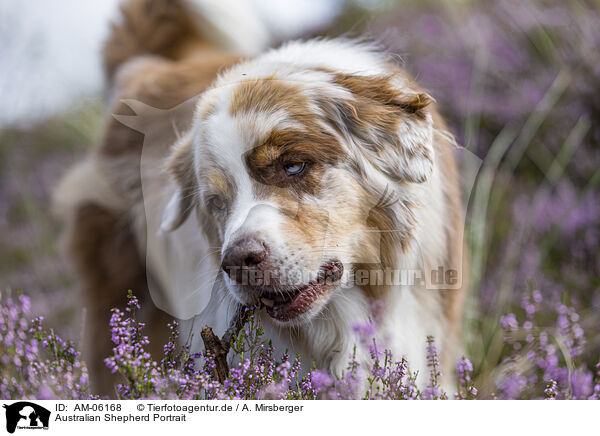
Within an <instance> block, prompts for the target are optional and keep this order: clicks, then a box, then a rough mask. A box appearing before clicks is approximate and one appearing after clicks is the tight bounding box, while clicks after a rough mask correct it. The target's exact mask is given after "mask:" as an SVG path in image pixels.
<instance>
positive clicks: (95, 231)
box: [54, 0, 466, 394]
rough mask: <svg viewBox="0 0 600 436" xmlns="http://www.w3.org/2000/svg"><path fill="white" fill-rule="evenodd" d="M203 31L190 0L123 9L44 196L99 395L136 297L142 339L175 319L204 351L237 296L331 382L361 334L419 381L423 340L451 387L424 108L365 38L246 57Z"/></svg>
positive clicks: (435, 117) (446, 200)
mask: <svg viewBox="0 0 600 436" xmlns="http://www.w3.org/2000/svg"><path fill="white" fill-rule="evenodd" d="M207 22H208V21H207V19H206V17H205V16H204V17H203V16H202V13H201V12H199V11H198V8H196V9H194V8H193V5H191V3H190V2H185V1H171V2H166V1H164V2H162V1H157V0H129V1H128V2H126V3H125V4H124V5H123V6H122V16H121V20H120V21H119V22H118V23H116V24H115V25H113V27H112V30H111V35H110V37H109V39H108V41H107V43H106V45H105V48H104V64H105V70H106V77H107V82H108V88H109V112H110V115H109V116H107V120H106V126H105V129H104V133H103V137H102V138H101V140H100V141H99V143H98V144H97V145H96V146H95V147H94V148H93V149H91V150H90V152H89V153H88V155H87V156H86V157H85V158H84V159H83V160H82V161H81V162H80V163H78V164H77V165H76V166H75V167H74V168H72V169H71V170H70V171H69V172H68V173H67V174H66V175H65V176H64V178H63V179H62V180H61V182H60V184H59V186H58V188H57V189H56V192H55V196H54V209H55V211H56V213H57V215H58V216H59V217H60V218H61V219H62V220H63V222H64V223H65V225H66V226H65V229H66V230H65V247H66V251H67V254H68V256H69V258H70V259H72V261H73V264H74V265H75V270H76V272H77V275H78V277H79V279H80V282H81V286H82V288H83V290H84V293H83V295H85V303H84V304H85V305H86V307H87V321H86V325H87V327H86V331H87V333H86V337H87V341H86V344H88V345H87V351H85V353H86V354H85V355H86V360H87V363H88V366H89V368H90V372H91V380H92V382H93V386H94V388H95V389H96V390H98V391H100V392H105V393H109V394H110V391H111V388H110V385H111V378H110V374H108V372H107V370H106V369H105V368H104V367H103V357H105V356H106V355H108V354H110V349H111V343H110V337H109V334H108V332H107V327H106V324H107V322H108V319H109V317H110V312H109V309H110V307H113V306H119V305H122V304H123V302H124V300H125V295H126V292H127V290H128V289H133V290H134V291H135V292H136V294H137V295H139V296H141V299H142V300H144V303H143V305H142V308H143V309H142V310H144V311H145V312H142V313H140V314H139V316H140V317H141V318H142V320H145V321H146V323H147V329H148V332H149V334H150V336H151V344H156V345H161V344H162V343H164V338H165V337H166V334H167V332H166V328H165V326H166V323H167V322H168V321H167V320H168V319H169V318H170V316H175V317H177V318H179V319H182V320H188V321H187V322H184V323H183V328H185V329H192V330H193V331H196V334H195V335H194V338H195V342H194V345H193V346H194V347H195V348H199V347H201V345H200V344H199V343H198V339H199V334H197V333H198V332H197V330H198V329H199V328H200V327H202V326H204V325H209V326H211V327H213V329H214V330H215V332H217V333H220V334H222V333H223V332H224V331H225V329H226V328H227V326H228V325H229V323H230V322H231V318H232V316H234V312H235V308H236V307H237V305H239V304H242V305H250V304H258V305H259V307H260V310H259V311H258V313H257V316H258V318H259V320H260V322H261V324H262V325H263V326H264V328H265V332H266V335H267V336H268V337H270V338H271V339H272V340H273V341H274V345H275V347H276V348H277V349H279V350H281V351H283V350H285V349H287V350H289V351H290V352H294V353H296V352H298V353H300V354H301V355H302V356H303V359H304V361H305V362H308V363H309V364H310V363H313V362H314V363H315V364H316V366H317V367H318V368H322V369H325V370H327V371H329V372H330V373H331V374H332V375H335V376H340V375H341V374H342V373H343V371H344V370H345V368H346V366H347V363H348V358H349V355H351V354H352V353H353V349H354V346H355V344H357V343H358V342H359V341H360V339H359V338H357V332H358V331H360V330H361V327H360V326H365V325H370V326H373V329H374V330H373V336H374V337H375V338H376V340H377V341H378V342H379V343H380V344H381V346H382V347H387V348H389V349H391V350H392V352H393V353H394V356H395V357H397V358H398V359H399V358H400V357H401V356H405V357H406V358H407V359H408V362H409V364H410V368H411V370H412V371H419V373H420V374H422V375H421V377H420V379H421V382H422V383H423V382H426V381H427V377H426V374H427V373H428V368H427V360H426V352H425V350H426V337H427V336H428V335H432V336H433V337H434V338H435V341H436V344H437V345H438V347H439V348H440V354H441V361H442V368H443V370H444V372H445V373H446V374H447V376H446V377H445V378H444V383H445V384H446V385H447V386H451V384H452V376H451V374H452V369H451V365H452V362H453V361H454V359H455V358H456V357H457V353H458V352H459V350H460V339H461V315H462V310H463V306H464V297H465V289H466V281H465V280H464V279H463V277H464V276H465V271H466V270H465V268H466V267H465V261H464V259H465V250H463V210H462V206H461V199H460V189H459V178H458V174H457V169H456V163H455V159H454V155H453V150H454V148H455V142H454V140H453V139H452V136H451V135H450V134H448V133H447V128H446V125H445V124H444V121H443V120H442V118H441V117H440V115H439V114H438V112H437V110H436V107H435V102H434V101H433V98H432V97H431V96H429V95H428V94H427V93H426V92H425V91H424V90H423V89H422V88H420V87H419V86H418V84H417V83H416V82H415V81H414V79H413V78H411V77H410V76H409V75H408V74H407V73H406V72H405V71H404V70H402V69H401V68H400V67H399V66H398V65H397V64H396V63H395V62H393V60H392V59H391V58H390V57H389V56H387V55H386V54H385V53H384V52H383V51H382V50H380V49H379V48H377V47H376V46H375V45H374V44H372V43H367V42H361V41H355V40H348V39H316V40H308V41H304V42H302V41H300V42H288V43H286V44H284V45H283V46H281V47H280V48H277V49H270V50H266V51H264V52H263V53H262V54H258V55H255V54H254V53H251V52H252V51H253V50H255V49H257V47H251V48H248V47H246V49H245V53H242V55H240V53H235V52H234V51H233V50H232V47H231V44H230V46H229V47H228V48H225V49H224V48H222V47H223V44H221V47H219V46H218V44H215V38H212V39H211V37H210V36H211V32H207V31H206V26H208V24H207ZM209 24H210V23H209ZM207 35H208V37H207ZM213 36H214V32H213ZM234 48H235V47H234ZM260 48H262V47H260ZM249 54H252V56H248V55H249ZM440 277H442V280H440ZM363 330H364V329H363ZM183 336H186V335H183ZM161 341H163V342H161ZM359 348H360V347H359ZM154 351H155V352H157V353H159V352H160V349H158V348H157V349H156V350H154ZM369 358H370V357H369V352H368V350H362V351H360V350H359V351H358V357H357V359H358V360H359V361H361V362H364V365H363V366H368V361H369ZM423 374H425V375H423Z"/></svg>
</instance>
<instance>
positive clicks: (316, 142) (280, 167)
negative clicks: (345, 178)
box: [245, 126, 345, 195]
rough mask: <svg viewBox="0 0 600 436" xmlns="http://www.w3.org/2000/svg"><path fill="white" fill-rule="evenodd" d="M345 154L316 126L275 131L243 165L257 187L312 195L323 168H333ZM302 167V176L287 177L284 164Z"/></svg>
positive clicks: (327, 134)
mask: <svg viewBox="0 0 600 436" xmlns="http://www.w3.org/2000/svg"><path fill="white" fill-rule="evenodd" d="M344 156H345V153H344V151H343V149H342V146H341V145H340V144H339V142H338V141H337V140H336V139H335V137H333V135H331V134H330V133H329V132H326V131H323V130H320V129H319V128H318V127H317V126H310V127H309V126H307V129H306V130H302V131H297V130H291V129H288V130H278V129H275V130H273V131H272V132H271V134H270V135H269V137H268V138H267V140H266V141H265V142H264V143H263V144H260V145H258V146H257V147H255V148H254V149H252V150H251V151H250V152H248V153H246V155H245V161H246V166H247V168H248V172H249V173H250V175H251V176H252V177H253V178H254V180H256V181H257V182H258V183H260V184H264V185H269V186H271V185H272V186H277V187H280V188H281V187H287V188H289V189H291V190H293V191H295V192H296V193H298V194H299V195H301V194H303V193H309V194H315V192H316V190H317V188H318V186H319V184H320V180H321V176H322V172H323V170H324V168H325V167H326V166H327V165H335V164H336V163H337V162H339V161H340V160H341V159H342V158H343V157H344ZM299 162H304V163H306V169H305V170H304V172H303V173H301V174H298V175H295V176H288V175H287V174H286V173H285V169H284V167H285V165H286V164H287V163H299Z"/></svg>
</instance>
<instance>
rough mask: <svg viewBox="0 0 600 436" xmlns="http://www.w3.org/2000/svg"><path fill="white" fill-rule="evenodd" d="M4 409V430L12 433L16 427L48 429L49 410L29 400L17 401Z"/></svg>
mask: <svg viewBox="0 0 600 436" xmlns="http://www.w3.org/2000/svg"><path fill="white" fill-rule="evenodd" d="M3 407H4V408H5V409H6V431H8V432H9V433H14V432H15V430H16V429H17V428H18V429H28V430H37V429H40V430H42V429H43V430H48V423H49V421H50V411H49V410H48V409H44V408H43V407H42V406H38V405H37V404H35V403H30V402H29V401H19V402H18V403H13V404H11V405H9V406H7V405H6V404H5V405H4V406H3Z"/></svg>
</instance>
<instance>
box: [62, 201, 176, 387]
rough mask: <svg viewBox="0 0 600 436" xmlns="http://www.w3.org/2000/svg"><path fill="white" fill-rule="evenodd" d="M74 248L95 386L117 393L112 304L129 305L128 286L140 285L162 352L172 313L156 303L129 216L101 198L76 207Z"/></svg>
mask: <svg viewBox="0 0 600 436" xmlns="http://www.w3.org/2000/svg"><path fill="white" fill-rule="evenodd" d="M68 251H69V254H70V256H71V258H72V259H73V260H74V263H75V268H76V270H77V272H78V274H79V276H80V277H81V286H82V287H83V290H84V291H85V297H86V299H85V305H86V308H87V316H86V335H85V339H86V344H85V346H84V351H85V356H86V357H85V360H86V363H87V365H88V368H89V370H90V373H91V375H92V378H91V383H92V389H93V391H94V392H96V393H98V394H101V395H114V390H113V389H114V388H113V384H114V382H115V381H116V379H115V377H114V376H113V375H112V374H110V372H109V370H108V368H106V366H105V365H104V358H105V357H108V356H109V355H110V354H112V347H113V346H114V344H113V343H112V341H111V338H110V331H109V330H108V322H109V320H110V309H111V308H113V307H123V306H125V304H126V302H127V298H126V296H127V290H128V289H132V290H134V292H135V294H136V296H138V298H139V299H140V300H141V301H142V304H143V307H144V310H143V312H142V313H140V314H139V317H138V320H139V321H142V322H146V321H151V322H150V323H149V324H148V328H147V330H145V334H148V335H149V337H150V338H151V341H150V345H151V347H152V348H151V350H150V351H151V352H152V354H153V355H154V356H155V358H158V356H160V355H161V344H164V343H166V342H165V341H166V339H167V338H168V331H167V329H166V323H167V322H168V321H170V318H169V317H168V316H167V315H166V314H165V313H164V312H162V311H160V310H158V309H156V308H155V307H154V305H153V304H152V300H151V298H150V295H149V292H148V285H147V282H146V270H145V267H144V264H143V262H142V261H141V258H140V255H139V253H138V249H137V244H136V241H135V239H134V236H133V234H132V232H131V229H130V226H129V223H128V221H127V218H126V217H124V216H123V217H121V216H120V215H119V214H115V213H114V212H112V211H109V210H107V209H105V208H103V207H101V206H98V205H95V204H91V203H88V204H82V205H80V206H79V208H78V209H77V211H76V215H75V217H74V221H73V223H72V228H71V232H70V238H69V241H68Z"/></svg>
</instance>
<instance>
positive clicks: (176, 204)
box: [161, 132, 196, 231]
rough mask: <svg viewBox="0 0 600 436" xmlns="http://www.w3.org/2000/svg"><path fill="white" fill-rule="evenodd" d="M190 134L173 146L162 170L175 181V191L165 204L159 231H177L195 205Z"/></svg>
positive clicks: (194, 181)
mask: <svg viewBox="0 0 600 436" xmlns="http://www.w3.org/2000/svg"><path fill="white" fill-rule="evenodd" d="M193 162H194V160H193V155H192V135H191V132H190V133H188V134H186V135H185V136H183V137H182V138H181V139H180V140H179V141H177V142H176V143H175V145H173V147H172V149H171V152H170V154H169V156H168V158H167V160H166V162H165V166H164V170H165V171H166V172H168V173H169V174H170V176H171V177H172V178H173V179H174V180H175V184H176V190H175V193H174V194H173V196H172V197H171V199H170V200H169V202H168V203H167V205H166V207H165V210H164V214H163V220H162V224H161V230H163V231H172V230H175V229H177V228H178V227H179V226H180V225H181V224H183V223H184V221H185V220H186V219H187V217H188V216H189V214H190V212H191V210H192V209H193V208H194V205H195V201H196V199H195V194H196V178H195V174H194V163H193Z"/></svg>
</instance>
